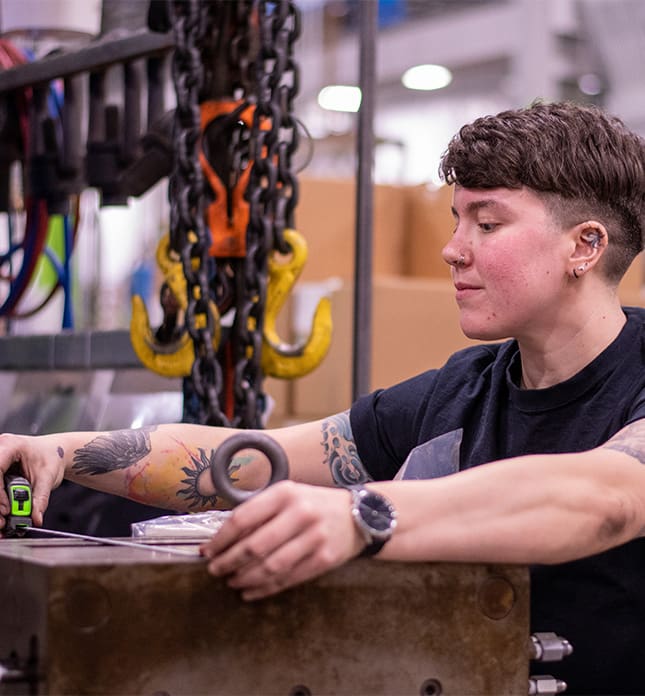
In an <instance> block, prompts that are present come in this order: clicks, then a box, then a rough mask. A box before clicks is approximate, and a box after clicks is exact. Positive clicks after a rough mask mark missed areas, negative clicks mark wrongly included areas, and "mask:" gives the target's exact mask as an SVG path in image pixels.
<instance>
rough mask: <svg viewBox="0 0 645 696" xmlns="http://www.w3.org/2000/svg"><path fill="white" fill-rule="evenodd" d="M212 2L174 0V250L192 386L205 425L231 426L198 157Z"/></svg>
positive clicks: (171, 187)
mask: <svg viewBox="0 0 645 696" xmlns="http://www.w3.org/2000/svg"><path fill="white" fill-rule="evenodd" d="M209 19H212V16H211V15H210V13H209V8H208V5H207V3H204V2H201V0H174V1H173V2H172V24H173V31H174V38H175V51H174V55H173V61H172V76H173V81H174V85H175V91H176V95H177V107H176V109H175V122H174V127H173V144H174V163H173V170H172V172H171V174H170V177H169V198H170V203H171V205H170V246H171V249H173V250H174V251H175V252H176V253H178V254H179V256H180V258H181V263H182V267H183V271H184V275H185V277H186V295H187V307H186V319H185V322H186V328H187V329H188V332H189V334H190V336H191V338H192V340H193V343H194V346H195V362H194V363H193V366H192V371H191V381H192V385H193V387H194V389H195V392H196V394H197V396H198V398H199V401H200V405H201V407H202V408H201V409H200V411H199V418H198V420H199V422H201V423H207V424H209V425H228V420H227V418H226V416H225V415H224V414H223V413H222V410H221V407H220V402H219V394H220V393H221V391H222V369H221V366H220V365H219V363H218V361H217V358H216V354H215V350H214V348H213V335H214V332H215V328H216V327H215V326H213V321H214V318H213V316H212V314H211V312H210V310H209V299H210V281H211V278H210V277H209V276H210V275H212V274H213V273H214V272H215V267H214V264H213V263H212V262H211V259H210V258H209V254H208V250H209V247H210V243H211V237H210V233H209V231H208V228H207V227H206V224H205V222H204V177H203V173H202V169H201V165H200V163H199V158H198V149H197V148H198V147H199V142H200V135H201V132H200V131H201V119H200V106H199V105H200V97H201V91H202V88H203V86H204V78H205V71H204V61H203V53H202V49H203V45H204V41H205V37H207V36H209V30H211V29H212V25H213V23H212V22H210V21H209Z"/></svg>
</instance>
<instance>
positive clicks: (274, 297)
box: [262, 228, 332, 379]
mask: <svg viewBox="0 0 645 696" xmlns="http://www.w3.org/2000/svg"><path fill="white" fill-rule="evenodd" d="M284 241H285V242H286V243H287V244H288V246H289V248H290V249H291V258H290V259H288V260H287V261H286V262H284V261H282V262H280V261H279V260H278V258H279V254H278V253H277V252H276V251H275V250H274V252H273V253H272V254H271V255H270V256H269V261H268V264H269V284H268V288H267V300H266V315H265V319H264V331H263V333H262V369H263V370H264V373H265V374H266V375H269V376H270V377H277V378H279V379H293V378H295V377H302V376H303V375H306V374H309V372H311V371H312V370H314V369H315V368H316V367H318V365H319V364H320V362H321V361H322V359H323V358H324V357H325V355H326V354H327V351H328V350H329V345H330V343H331V334H332V321H331V303H330V302H329V299H327V298H326V297H325V298H322V299H321V300H320V302H319V303H318V305H317V306H316V311H315V313H314V318H313V326H312V329H311V332H310V333H309V336H308V338H307V340H306V341H304V342H303V343H298V344H295V345H292V344H288V343H285V342H284V341H282V339H281V338H280V336H279V335H278V333H277V331H276V327H275V324H276V319H277V315H278V313H279V312H280V310H281V309H282V306H283V305H284V303H285V300H286V299H287V295H288V294H289V292H290V291H291V288H292V287H293V285H294V284H295V282H296V280H298V276H299V275H300V273H301V272H302V269H303V267H304V265H305V262H306V261H307V242H306V241H305V239H304V238H303V237H302V235H301V234H299V233H298V232H296V230H292V229H288V228H287V229H285V230H284Z"/></svg>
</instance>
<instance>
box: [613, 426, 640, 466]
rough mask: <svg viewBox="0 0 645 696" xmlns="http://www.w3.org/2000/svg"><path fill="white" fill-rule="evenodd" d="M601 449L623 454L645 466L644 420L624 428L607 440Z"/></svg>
mask: <svg viewBox="0 0 645 696" xmlns="http://www.w3.org/2000/svg"><path fill="white" fill-rule="evenodd" d="M603 447H605V448H607V449H613V450H616V451H617V452H624V453H625V454H628V455H629V456H630V457H634V459H638V461H639V462H640V463H641V464H645V419H641V420H639V421H636V422H635V423H631V424H630V425H628V426H626V427H625V428H623V429H622V430H620V431H619V432H617V433H616V434H615V435H614V436H613V437H612V438H610V439H609V440H607V442H605V444H604V445H603Z"/></svg>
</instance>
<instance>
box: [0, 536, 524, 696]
mask: <svg viewBox="0 0 645 696" xmlns="http://www.w3.org/2000/svg"><path fill="white" fill-rule="evenodd" d="M156 543H158V542H156ZM0 577H1V578H2V582H1V583H0V606H1V607H2V618H1V619H0V660H3V661H5V660H6V659H7V658H8V657H9V655H10V654H11V653H13V654H14V655H13V656H14V658H15V659H17V660H18V661H19V662H21V663H22V664H24V663H25V662H27V661H28V658H29V655H30V654H31V657H32V663H34V664H35V665H36V668H37V670H36V671H37V672H38V674H39V677H40V678H39V680H38V681H37V683H34V684H33V685H32V686H33V693H38V694H149V695H150V696H152V695H156V696H161V695H162V694H163V695H164V696H166V695H168V696H176V695H178V694H193V695H194V694H226V696H233V695H236V694H240V695H244V696H250V695H252V694H262V695H263V696H264V695H273V694H276V695H277V694H280V695H282V696H309V695H311V696H318V695H322V694H324V695H325V696H328V695H331V694H339V695H340V694H345V695H347V696H350V695H351V696H359V695H361V694H370V695H375V694H387V695H388V696H392V695H396V696H404V695H406V694H410V695H415V696H416V695H422V696H431V695H435V696H438V695H439V694H447V695H448V694H455V695H456V694H459V695H460V696H464V695H466V694H478V695H479V694H495V696H498V695H501V694H522V693H527V688H528V647H527V646H528V641H529V580H528V572H527V571H526V569H525V568H521V567H511V566H500V565H465V564H443V563H442V564H433V563H419V564H404V563H385V562H378V561H374V560H369V559H358V560H356V561H353V562H352V563H349V564H347V565H346V566H344V567H342V568H340V569H338V570H336V571H334V572H332V573H329V574H328V575H326V576H324V577H322V578H320V579H319V580H317V581H315V582H312V583H309V584H306V585H303V586H301V587H298V588H294V589H293V590H289V591H286V592H284V593H282V594H281V595H278V596H276V597H274V598H270V599H266V600H263V601H259V602H253V603H245V602H242V601H241V600H240V599H239V597H238V595H237V593H235V592H234V591H232V590H230V589H229V588H227V587H226V585H225V583H224V582H223V581H221V580H218V579H214V578H212V577H210V576H209V575H208V574H207V573H206V571H205V568H204V564H203V562H202V561H201V560H195V561H193V560H191V559H190V558H186V559H184V558H183V557H176V556H175V557H170V556H168V555H166V554H163V553H158V552H151V551H144V550H142V551H139V550H137V549H132V548H122V547H101V546H97V545H92V544H89V543H84V542H78V543H76V542H70V541H66V540H65V541H62V540H34V539H11V540H2V541H0ZM5 664H6V662H5ZM8 693H10V694H18V693H25V694H26V693H29V685H28V684H25V683H11V684H0V694H8Z"/></svg>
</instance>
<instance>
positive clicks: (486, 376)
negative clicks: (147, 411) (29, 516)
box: [0, 103, 645, 693]
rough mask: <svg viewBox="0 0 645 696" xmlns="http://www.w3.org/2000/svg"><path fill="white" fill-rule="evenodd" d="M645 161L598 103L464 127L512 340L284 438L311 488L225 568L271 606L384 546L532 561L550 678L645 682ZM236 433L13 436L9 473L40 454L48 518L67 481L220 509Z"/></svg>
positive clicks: (242, 527) (263, 514)
mask: <svg viewBox="0 0 645 696" xmlns="http://www.w3.org/2000/svg"><path fill="white" fill-rule="evenodd" d="M644 162H645V143H644V142H643V140H642V139H641V138H639V137H638V136H636V135H635V134H633V133H631V132H629V131H628V130H627V129H626V128H625V127H624V126H623V124H622V123H620V121H618V120H616V119H613V118H610V117H608V116H606V115H604V114H603V113H602V112H601V111H599V110H597V109H595V108H591V107H582V106H576V105H572V104H550V105H549V104H539V103H537V104H534V105H532V106H531V107H529V108H527V109H521V110H517V111H508V112H504V113H502V114H499V115H497V116H491V117H485V118H481V119H478V120H476V121H475V122H474V123H473V124H470V125H468V126H465V127H464V128H462V129H461V131H460V132H459V134H458V135H457V136H455V138H454V139H453V140H452V142H451V143H450V145H449V147H448V150H447V152H446V154H445V156H444V158H443V160H442V165H441V166H442V172H443V174H444V177H445V178H446V180H447V181H448V183H451V184H454V186H455V189H454V205H453V212H454V216H455V231H454V235H453V237H452V239H451V241H450V242H449V243H448V244H447V245H446V247H445V249H444V250H443V257H444V259H445V261H446V262H447V263H449V264H450V265H451V268H452V276H453V280H454V284H455V288H456V300H457V303H458V305H459V309H460V322H461V327H462V329H463V331H464V333H465V334H466V335H467V336H469V337H471V338H478V339H487V340H502V339H505V338H506V337H509V336H511V337H513V339H512V340H508V341H504V342H502V343H497V344H487V345H481V346H476V347H473V348H468V349H466V350H464V351H460V352H458V353H456V354H455V355H453V356H452V357H451V358H450V359H449V360H448V362H447V363H446V365H445V366H444V367H443V368H441V369H440V370H431V371H429V372H427V373H424V374H422V375H419V376H418V377H414V378H412V379H410V380H407V381H406V382H404V383H402V384H400V385H397V386H394V387H392V388H390V389H387V390H385V391H378V392H375V393H374V394H371V395H369V396H366V397H364V398H362V399H360V400H359V401H358V402H357V403H356V404H354V405H353V406H352V408H351V410H350V411H349V412H347V413H344V414H337V415H335V416H332V417H330V418H328V419H324V420H322V421H317V422H313V423H306V424H302V425H298V426H294V427H289V428H284V429H280V430H275V431H271V433H270V434H271V435H272V436H273V437H274V438H275V439H276V440H278V441H279V442H280V443H281V444H282V446H283V447H284V448H285V450H286V451H287V454H288V457H289V461H290V470H291V474H290V475H291V479H292V481H290V482H285V483H281V484H277V485H276V486H273V487H271V488H270V489H269V490H267V491H265V492H263V493H262V494H260V495H258V496H256V497H255V498H253V499H252V500H250V501H249V502H247V503H245V504H243V505H242V506H240V507H238V508H237V509H236V510H235V512H234V514H233V515H232V517H231V518H230V520H229V522H228V523H227V524H226V525H225V526H224V527H223V528H222V530H221V531H220V532H219V533H218V534H217V535H216V536H215V537H214V538H213V539H212V541H210V542H209V543H207V544H205V545H204V547H203V549H202V551H203V553H204V554H205V555H206V556H207V557H208V558H209V565H208V567H209V570H210V572H211V573H213V574H215V575H225V576H228V578H229V584H230V585H231V586H232V587H235V588H239V589H240V590H241V591H242V595H243V596H244V597H245V598H247V599H255V598H258V597H263V596H266V595H268V594H271V593H274V592H277V591H279V590H281V589H284V588H285V587H288V586H291V585H293V584H295V583H298V582H302V581H304V580H307V579H309V578H312V577H315V576H316V575H319V574H320V573H322V572H325V571H327V570H329V569H330V568H333V567H335V566H337V565H339V564H341V563H343V562H345V561H346V560H348V559H350V558H352V557H354V556H356V555H358V554H359V553H361V552H363V553H364V552H365V551H367V552H368V553H370V554H378V558H382V559H386V560H387V559H396V560H410V561H415V560H458V561H499V562H518V563H527V564H534V566H535V567H534V568H533V569H532V617H533V618H532V624H533V625H532V628H533V630H548V631H555V632H557V633H559V634H560V635H562V636H564V637H565V638H567V639H569V640H570V641H571V642H572V643H573V645H574V647H575V652H574V655H573V656H572V657H569V658H567V660H565V661H564V662H563V663H562V666H561V667H558V668H557V669H550V670H549V671H550V672H551V673H554V674H555V676H557V677H559V678H562V679H564V680H565V681H567V682H568V683H569V693H608V692H610V693H636V692H639V691H640V690H641V689H642V688H643V684H645V668H644V667H643V666H642V662H643V661H642V660H640V659H639V658H640V640H639V637H640V631H641V626H643V625H644V624H645V583H644V582H643V579H644V578H645V573H644V571H645V554H644V551H645V549H644V548H643V546H642V541H641V540H640V539H635V538H636V537H638V536H640V534H641V530H642V529H643V528H645V470H644V469H643V466H642V464H643V463H645V446H644V444H645V420H644V417H645V370H644V369H643V366H644V356H645V328H644V324H645V310H642V309H629V310H624V309H623V308H621V306H620V303H619V301H618V298H617V295H616V287H617V285H618V283H619V281H620V278H621V277H622V276H623V274H624V273H625V271H626V269H627V268H628V266H629V265H630V263H631V261H632V260H633V259H634V257H635V256H636V255H637V254H638V253H639V252H640V251H641V250H642V249H643V228H642V224H643V220H644V219H645V216H644V215H643V213H644V211H645V171H644V169H643V163H644ZM230 434H231V431H230V430H227V429H212V428H205V427H200V426H190V425H185V424H184V425H170V426H159V427H157V428H155V429H154V430H147V431H120V432H117V433H103V434H96V433H91V434H88V433H67V434H60V435H50V436H43V437H39V438H25V437H18V436H11V435H5V436H2V438H1V439H0V468H1V469H2V470H3V471H6V469H7V468H8V467H9V466H10V464H11V463H12V462H14V461H19V462H20V464H21V466H22V469H23V471H24V473H25V474H26V475H27V476H28V477H29V479H30V480H31V481H32V482H33V484H34V502H35V505H36V514H35V518H36V520H37V521H40V519H41V517H42V511H43V510H44V509H45V507H46V504H47V498H48V495H49V491H50V490H51V488H53V487H55V486H56V485H58V483H59V482H60V480H61V479H62V477H63V476H66V477H68V478H70V479H72V480H75V481H77V482H79V483H83V484H85V485H89V486H92V487H97V488H100V489H102V490H107V491H109V492H113V493H117V494H119V495H125V496H128V497H132V498H135V499H139V500H145V502H147V503H149V504H154V505H159V506H160V507H166V508H168V507H174V508H177V509H188V508H191V509H196V508H207V507H212V506H215V505H218V504H219V503H220V500H219V496H218V494H217V492H216V491H215V490H214V489H213V487H212V485H211V484H210V481H209V479H208V476H207V475H203V474H204V473H206V474H207V467H208V462H209V456H210V453H211V452H212V451H213V450H214V449H215V448H216V447H217V446H218V444H219V443H220V442H221V441H222V440H223V439H224V438H226V437H228V436H229V435H230ZM106 453H107V456H106ZM97 462H98V463H99V464H97ZM480 465H484V466H480ZM262 468H263V467H262V464H261V462H260V458H259V457H256V455H254V454H253V453H248V452H247V453H243V454H240V455H239V456H238V457H237V458H236V460H235V462H234V466H233V467H232V470H233V472H234V477H235V478H236V480H237V481H238V485H239V486H241V487H242V488H255V487H257V486H258V485H259V483H260V480H261V476H262ZM456 472H460V473H458V474H456ZM451 474H456V475H451ZM390 479H398V480H395V481H390ZM371 481H374V482H373V483H369V484H368V486H366V487H364V486H363V484H364V483H366V482H371ZM294 482H296V483H294ZM311 484H313V485H311ZM349 485H351V486H354V488H350V489H347V486H349ZM356 485H358V486H359V488H358V489H357V488H355V486H356ZM321 486H322V487H321ZM334 486H336V487H334ZM339 487H340V488H339ZM3 506H4V509H3ZM366 506H371V507H369V509H366ZM0 510H2V512H3V513H4V514H6V501H4V500H0ZM630 540H631V541H630ZM607 635H611V636H612V640H611V644H610V645H608V641H605V640H604V637H605V636H607Z"/></svg>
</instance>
